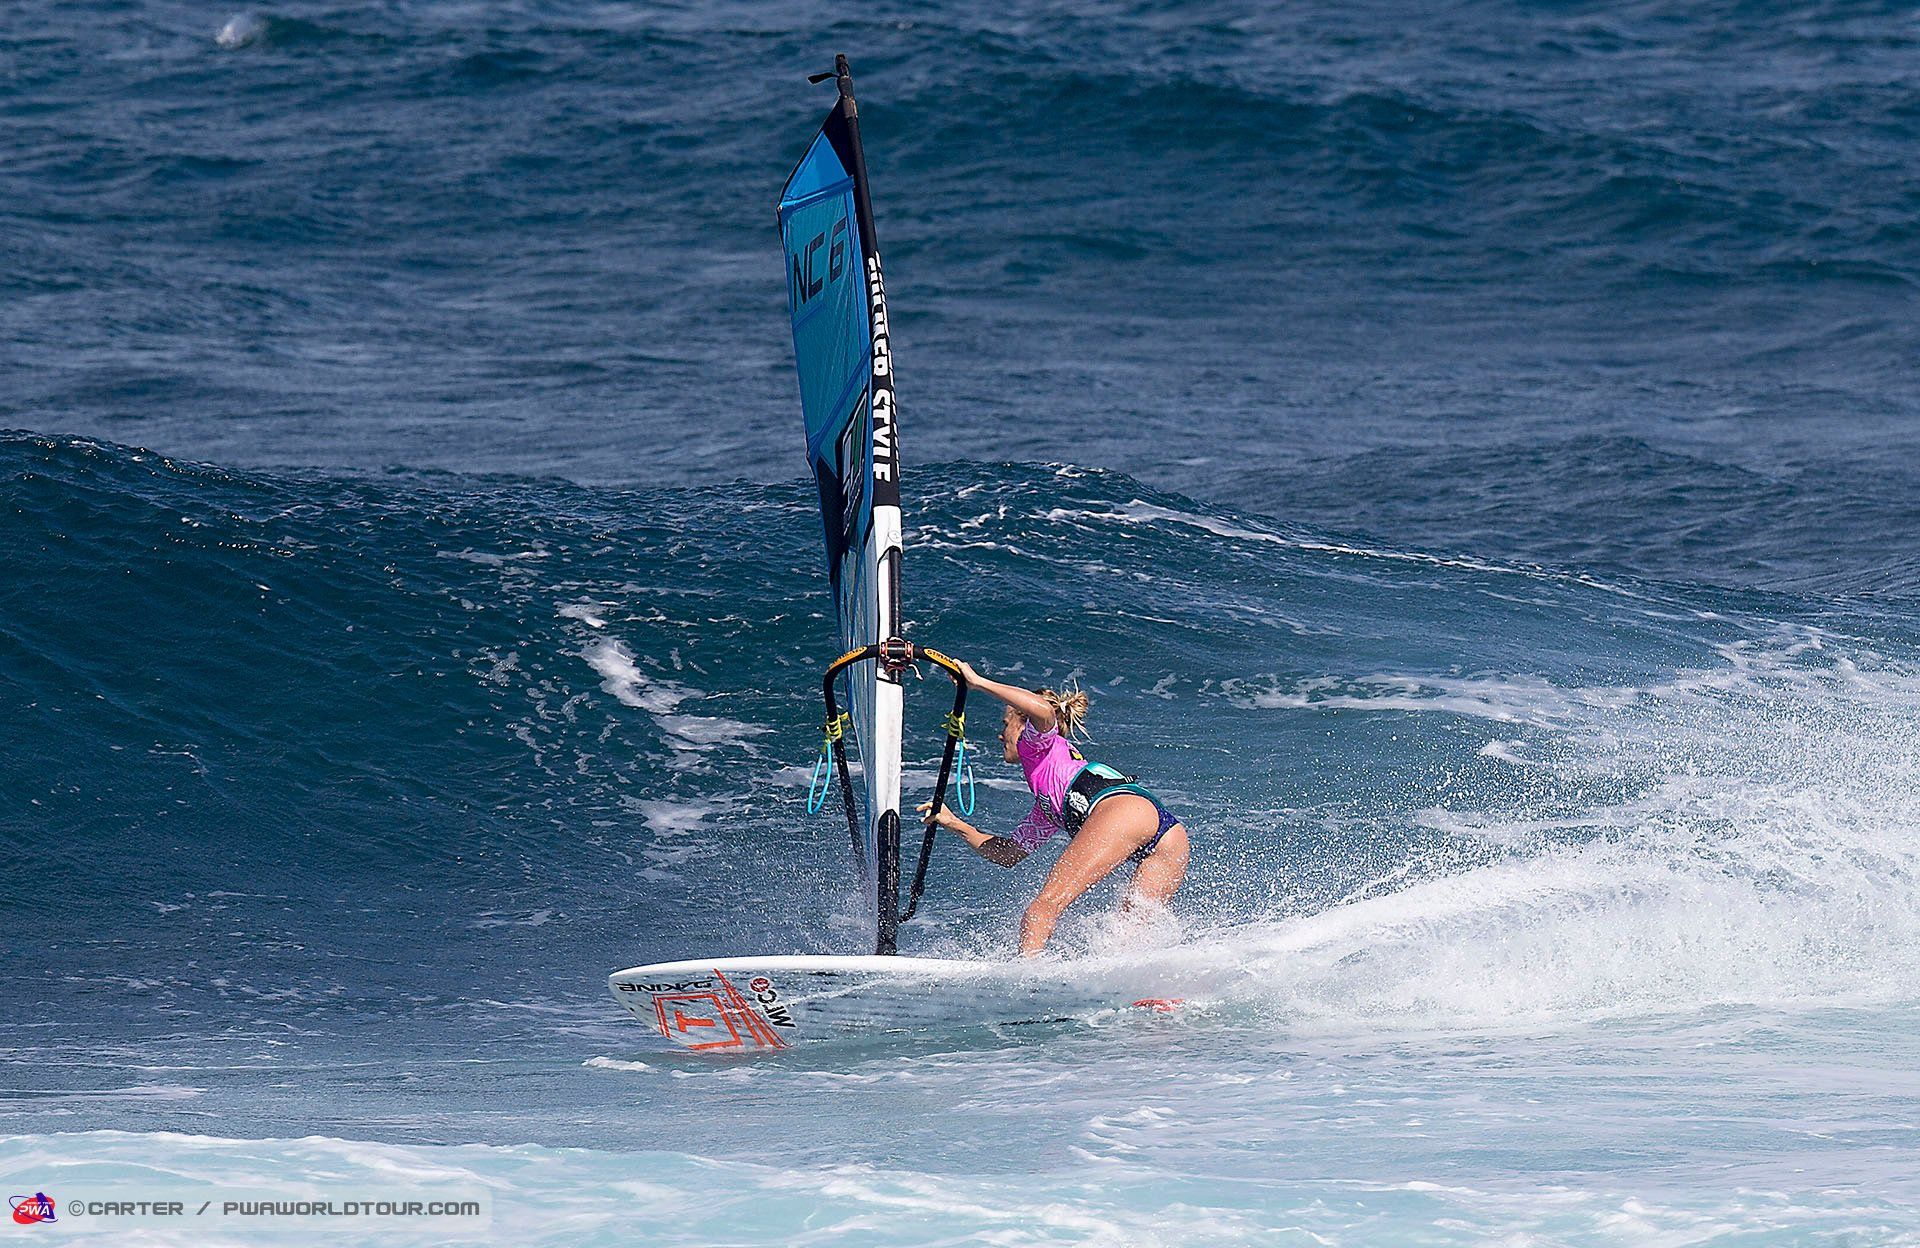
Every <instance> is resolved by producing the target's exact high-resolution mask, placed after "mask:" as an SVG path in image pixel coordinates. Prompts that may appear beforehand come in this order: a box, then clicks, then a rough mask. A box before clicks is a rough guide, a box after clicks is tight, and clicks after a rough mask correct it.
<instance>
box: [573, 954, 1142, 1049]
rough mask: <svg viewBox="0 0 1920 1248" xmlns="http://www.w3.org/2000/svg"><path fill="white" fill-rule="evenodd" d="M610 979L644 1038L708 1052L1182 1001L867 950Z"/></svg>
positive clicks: (1036, 966) (1031, 969)
mask: <svg viewBox="0 0 1920 1248" xmlns="http://www.w3.org/2000/svg"><path fill="white" fill-rule="evenodd" d="M1126 978H1132V977H1126ZM1136 985H1137V981H1136ZM608 987H609V989H610V990H611V991H612V993H613V998H614V1000H616V1001H618V1002H619V1003H620V1004H621V1006H622V1007H623V1008H625V1009H626V1010H627V1012H628V1013H630V1014H632V1015H633V1016H634V1018H635V1019H637V1020H639V1022H640V1023H641V1024H642V1027H643V1029H644V1031H645V1034H646V1036H647V1039H648V1041H649V1044H650V1047H652V1048H654V1049H658V1050H663V1051H668V1052H676V1051H677V1052H694V1053H716V1054H727V1053H768V1052H777V1051H779V1050H782V1049H788V1048H792V1047H794V1046H796V1045H801V1044H806V1045H811V1044H815V1043H820V1042H823V1041H830V1040H848V1039H876V1038H881V1037H884V1036H886V1035H889V1034H900V1033H905V1032H915V1031H952V1030H958V1029H963V1028H968V1027H981V1026H1012V1025H1019V1024H1025V1023H1047V1022H1057V1021H1064V1020H1068V1019H1075V1018H1085V1017H1089V1016H1092V1015H1094V1014H1098V1013H1099V1012H1101V1011H1103V1010H1113V1009H1137V1010H1143V1011H1156V1012H1167V1011H1171V1010H1173V1009H1175V1008H1176V1007H1177V1006H1178V1005H1179V1004H1180V1002H1179V1001H1178V1000H1174V999H1170V998H1167V997H1162V996H1151V995H1146V994H1145V993H1144V992H1142V991H1139V990H1129V989H1127V988H1126V987H1123V986H1122V984H1121V983H1120V982H1117V981H1116V980H1115V979H1114V978H1113V977H1111V976H1102V975H1097V974H1088V973H1085V972H1084V970H1080V969H1077V968H1076V967H1075V966H1074V964H1072V963H1061V962H1031V963H1022V962H968V961H955V960H947V959H938V958H901V957H875V956H868V957H829V956H816V955H786V956H778V955H776V956H771V957H748V958H713V959H708V960H704V961H685V962H660V963H656V964H654V965H651V966H636V967H633V968H631V969H629V970H624V971H616V972H614V973H613V974H612V975H611V976H609V977H608Z"/></svg>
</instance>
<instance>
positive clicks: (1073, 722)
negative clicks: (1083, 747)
mask: <svg viewBox="0 0 1920 1248" xmlns="http://www.w3.org/2000/svg"><path fill="white" fill-rule="evenodd" d="M1034 692H1035V693H1038V694H1039V695H1040V696H1041V697H1043V698H1045V699H1046V700H1047V705H1048V706H1050V707H1052V708H1053V726H1054V727H1055V728H1057V729H1059V730H1060V735H1061V736H1063V737H1084V736H1086V735H1087V694H1086V691H1085V690H1083V689H1081V688H1080V687H1079V686H1078V685H1075V686H1074V687H1072V688H1071V689H1068V690H1067V691H1066V692H1064V693H1058V692H1055V691H1054V690H1052V689H1036V690H1034Z"/></svg>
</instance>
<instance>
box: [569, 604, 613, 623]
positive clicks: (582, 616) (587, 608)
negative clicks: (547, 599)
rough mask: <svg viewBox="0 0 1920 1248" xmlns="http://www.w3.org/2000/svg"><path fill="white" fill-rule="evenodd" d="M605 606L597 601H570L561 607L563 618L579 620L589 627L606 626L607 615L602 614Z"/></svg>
mask: <svg viewBox="0 0 1920 1248" xmlns="http://www.w3.org/2000/svg"><path fill="white" fill-rule="evenodd" d="M603 610H605V607H604V606H603V605H602V604H600V603H597V602H570V603H567V604H566V605H564V606H562V607H560V608H559V614H560V616H561V618H562V619H568V620H578V621H580V622H581V623H582V624H585V625H586V626H587V627H588V628H605V627H606V626H607V621H606V617H604V616H602V615H601V614H600V612H601V611H603Z"/></svg>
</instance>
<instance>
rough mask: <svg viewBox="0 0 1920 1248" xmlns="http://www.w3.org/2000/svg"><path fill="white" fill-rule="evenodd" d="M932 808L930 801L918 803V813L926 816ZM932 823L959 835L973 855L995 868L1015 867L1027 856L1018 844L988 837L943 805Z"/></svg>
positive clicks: (1013, 841)
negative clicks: (971, 849)
mask: <svg viewBox="0 0 1920 1248" xmlns="http://www.w3.org/2000/svg"><path fill="white" fill-rule="evenodd" d="M932 806H933V803H932V802H931V801H926V802H922V803H920V813H921V814H923V815H924V814H926V813H927V812H928V811H929V810H930V809H931V808H932ZM933 821H934V822H935V823H937V824H939V825H940V826H941V827H943V828H946V829H947V830H948V831H950V832H957V833H959V834H960V837H961V839H962V840H964V841H966V843H967V844H969V845H971V846H973V848H974V852H975V853H977V854H979V855H980V856H981V857H982V858H985V859H986V860H987V861H988V862H991V863H993V864H994V865H995V866H1000V867H1017V866H1019V865H1020V863H1021V862H1022V861H1023V860H1025V858H1026V856H1027V851H1026V849H1024V848H1023V847H1022V846H1021V844H1020V842H1018V841H1015V840H1010V839H1009V838H1007V837H1004V836H988V835H987V834H986V833H985V832H982V831H981V830H980V829H979V828H976V827H974V826H973V825H972V824H970V823H968V822H967V821H966V820H965V819H962V818H961V817H960V816H959V815H956V814H954V813H953V812H952V811H950V810H948V809H947V808H946V806H945V805H944V804H943V805H942V806H941V807H940V813H939V814H937V815H935V816H934V817H933Z"/></svg>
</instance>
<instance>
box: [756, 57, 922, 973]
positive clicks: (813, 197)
mask: <svg viewBox="0 0 1920 1248" xmlns="http://www.w3.org/2000/svg"><path fill="white" fill-rule="evenodd" d="M821 77H824V75H822V76H821ZM833 77H834V79H835V82H836V86H837V87H838V89H839V99H838V100H837V101H836V102H835V104H834V107H833V109H832V111H831V112H829V113H828V114H827V118H826V121H825V122H824V123H822V125H821V127H820V131H819V134H818V135H816V136H815V138H814V141H813V143H812V144H811V145H810V146H809V147H808V149H807V152H806V154H805V155H804V156H802V157H801V160H800V163H799V164H798V165H796V166H795V167H794V170H793V173H792V174H791V175H789V176H788V178H787V184H786V187H785V188H784V189H783V190H782V191H781V195H780V206H779V211H778V217H779V225H780V236H781V243H782V246H783V247H784V248H785V251H786V257H787V270H788V283H787V296H788V310H789V312H790V314H791V317H792V320H793V338H794V360H795V363H796V365H797V366H798V369H799V372H800V397H801V407H802V409H803V410H804V412H805V414H806V420H807V458H808V461H809V463H810V464H811V465H812V467H813V470H814V478H815V481H816V483H817V485H818V486H819V492H820V514H821V519H822V521H823V522H824V525H825V530H826V534H825V535H826V543H827V569H828V576H829V579H830V580H831V581H832V583H833V588H834V604H835V610H836V612H837V617H838V620H839V625H840V640H841V643H842V645H843V646H844V647H845V648H846V649H848V650H850V651H851V650H855V649H859V648H862V647H867V646H874V645H877V644H879V643H881V642H884V641H888V640H890V639H893V638H895V637H897V636H898V635H899V632H900V560H901V521H900V457H899V424H898V417H897V414H896V410H895V405H894V391H893V357H892V352H891V350H890V349H889V338H888V330H887V303H886V284H885V281H884V280H883V278H882V275H881V269H880V255H879V243H878V240H877V236H876V233H875V230H874V224H873V202H872V196H871V194H870V192H869V189H868V186H867V167H866V154H865V152H864V151H863V150H862V148H861V143H860V113H859V108H858V106H857V105H856V103H855V102H854V96H853V74H852V72H851V70H850V69H849V68H848V66H847V58H846V57H845V56H844V55H842V56H838V57H835V58H834V73H833ZM849 217H851V218H852V224H853V227H854V228H853V231H852V237H849V232H848V224H849ZM847 680H848V685H849V695H850V696H849V699H848V702H849V707H850V713H851V718H852V726H853V729H854V734H855V737H856V740H857V742H858V744H859V746H860V755H861V762H862V780H863V788H864V790H865V793H864V796H865V798H866V802H865V812H864V815H865V817H864V820H863V821H862V822H863V823H864V827H859V826H856V828H855V834H856V835H855V852H856V858H857V860H858V865H859V868H860V871H861V877H862V885H863V890H864V891H865V892H866V894H867V898H868V900H869V902H870V903H871V911H870V912H871V913H872V914H873V916H874V921H875V927H874V948H875V951H876V952H878V953H893V952H894V951H895V945H896V940H895V933H896V930H897V928H898V926H899V910H898V907H899V891H900V735H901V734H900V721H901V687H900V672H899V670H898V669H896V668H893V667H890V666H888V665H886V664H881V663H871V664H866V665H864V666H863V667H862V668H861V669H860V670H859V671H857V672H855V671H850V672H849V673H848V675H847Z"/></svg>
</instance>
